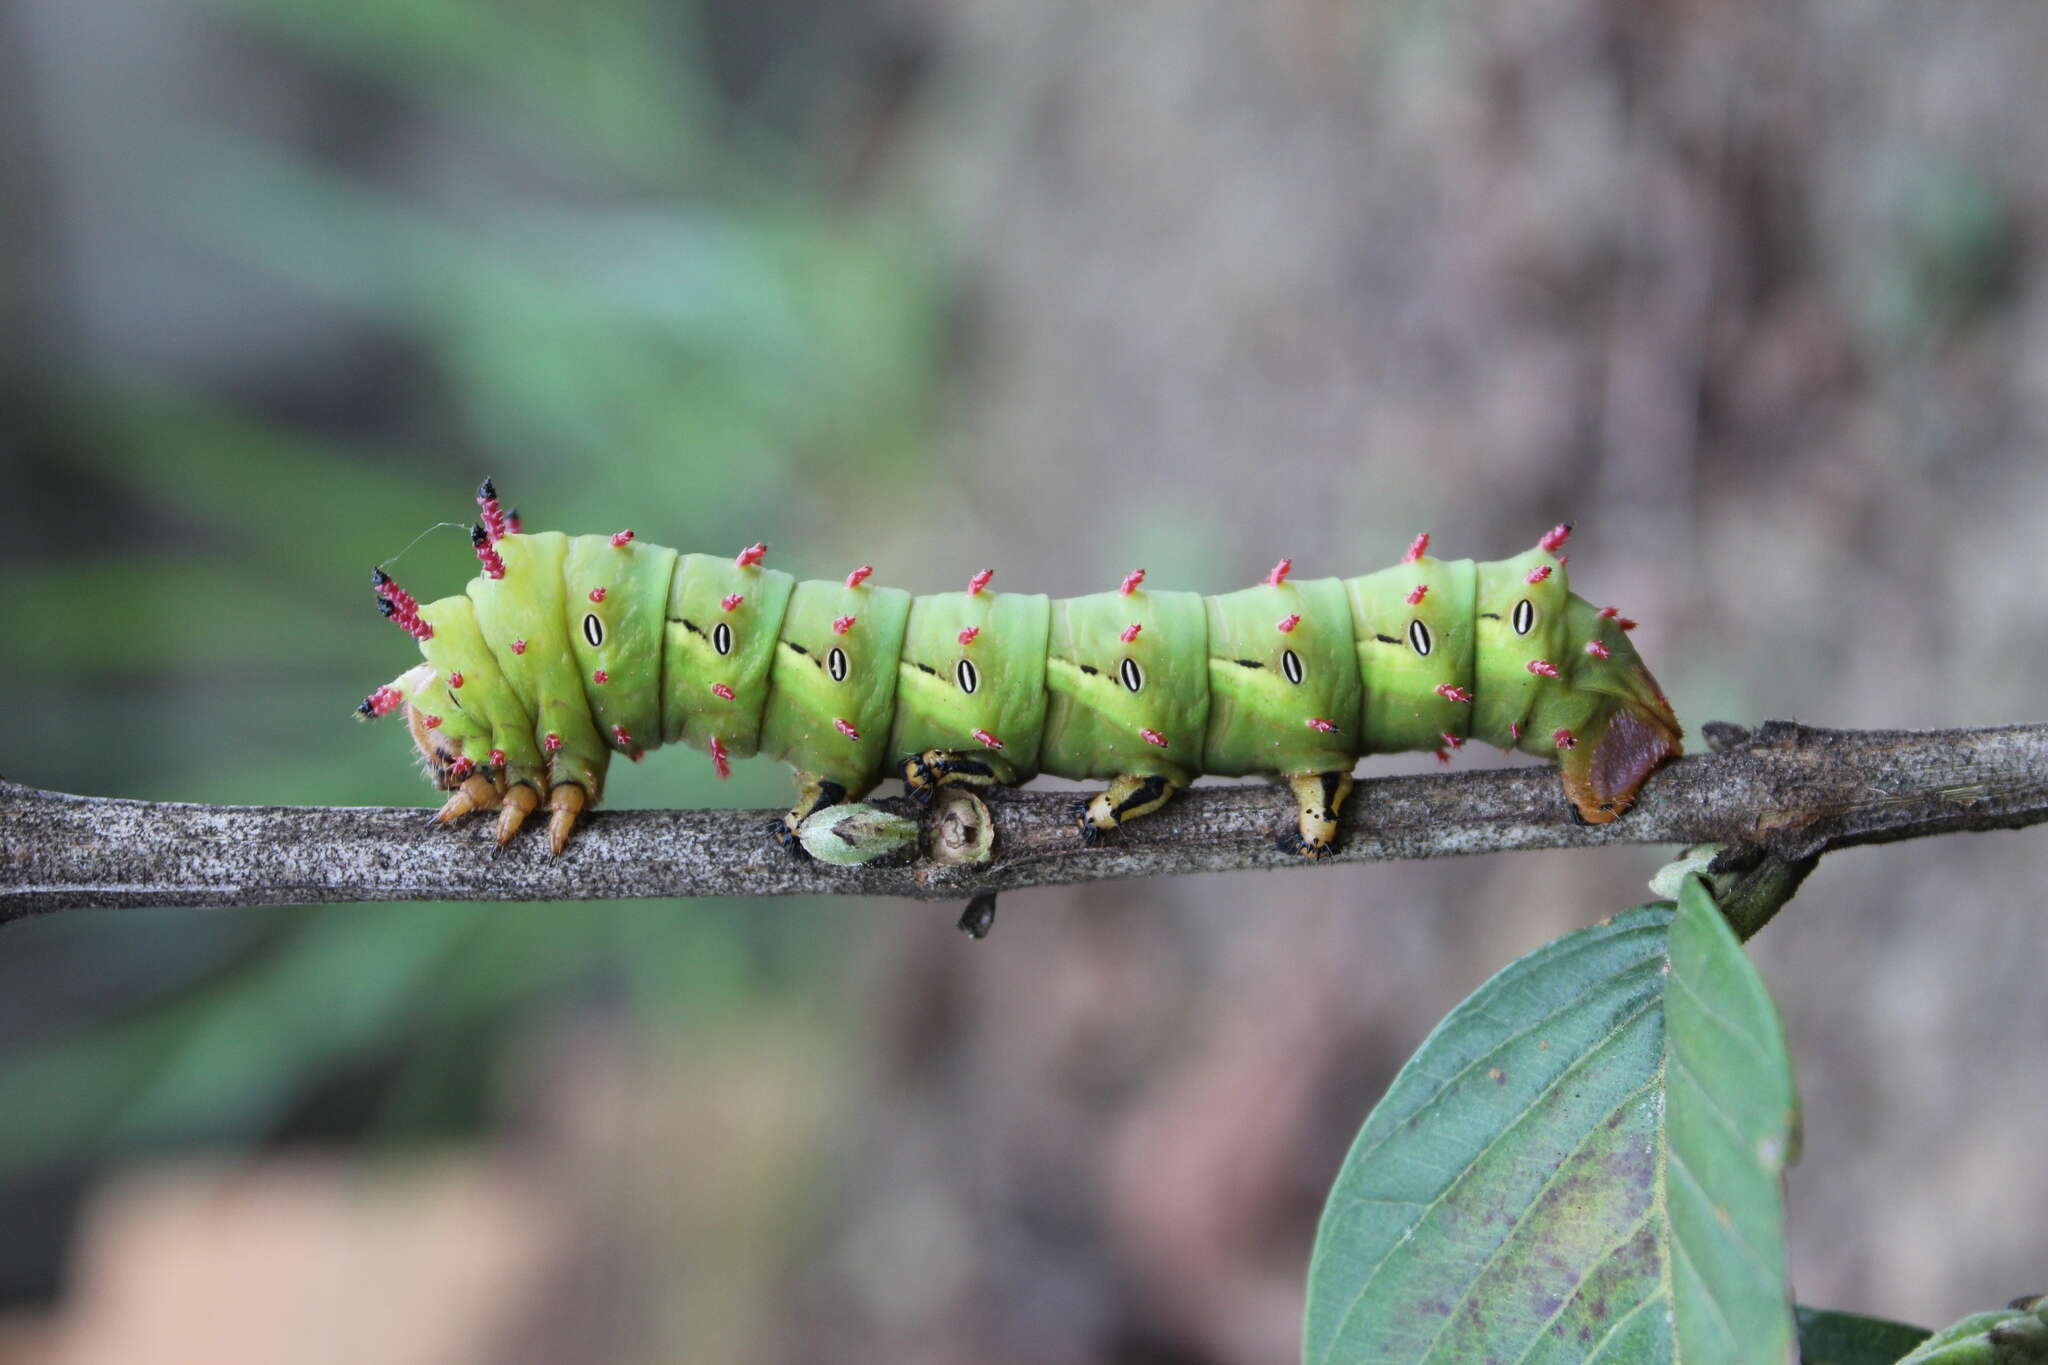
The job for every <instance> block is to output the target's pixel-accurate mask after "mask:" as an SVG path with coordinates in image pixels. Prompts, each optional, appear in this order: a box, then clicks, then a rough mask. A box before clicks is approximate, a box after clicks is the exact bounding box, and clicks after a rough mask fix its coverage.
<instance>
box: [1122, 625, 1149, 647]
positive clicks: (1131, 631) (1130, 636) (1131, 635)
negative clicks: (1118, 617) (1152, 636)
mask: <svg viewBox="0 0 2048 1365" xmlns="http://www.w3.org/2000/svg"><path fill="white" fill-rule="evenodd" d="M1144 628H1145V627H1144V626H1142V625H1140V624H1139V623H1138V622H1136V621H1133V622H1131V623H1130V624H1129V625H1127V626H1125V627H1124V628H1123V629H1122V630H1121V631H1119V632H1118V633H1117V637H1116V638H1117V639H1119V640H1122V641H1123V642H1124V643H1125V644H1129V643H1130V642H1131V641H1133V640H1135V639H1137V638H1138V632H1139V631H1141V630H1143V629H1144Z"/></svg>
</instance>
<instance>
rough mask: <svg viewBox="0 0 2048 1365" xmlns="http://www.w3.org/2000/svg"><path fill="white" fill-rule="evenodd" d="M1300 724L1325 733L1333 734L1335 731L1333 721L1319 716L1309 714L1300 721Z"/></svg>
mask: <svg viewBox="0 0 2048 1365" xmlns="http://www.w3.org/2000/svg"><path fill="white" fill-rule="evenodd" d="M1302 724H1303V725H1306V726H1307V727H1308V728H1309V729H1311V730H1316V731H1319V732H1321V733H1323V734H1326V735H1329V734H1335V733H1336V731H1337V727H1336V725H1335V724H1334V723H1332V722H1330V721H1327V720H1324V719H1323V718H1322V717H1321V716H1309V717H1308V718H1307V719H1305V720H1303V721H1302Z"/></svg>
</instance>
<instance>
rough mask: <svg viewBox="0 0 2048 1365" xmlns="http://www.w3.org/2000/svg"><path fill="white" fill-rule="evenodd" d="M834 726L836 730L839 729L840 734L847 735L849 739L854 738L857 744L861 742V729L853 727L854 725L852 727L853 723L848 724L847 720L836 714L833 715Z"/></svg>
mask: <svg viewBox="0 0 2048 1365" xmlns="http://www.w3.org/2000/svg"><path fill="white" fill-rule="evenodd" d="M832 728H833V729H835V730H837V731H838V732H839V733H840V734H842V735H845V736H846V737H847V738H848V739H850V740H852V741H853V742H854V743H856V744H858V743H860V731H858V730H856V729H854V728H853V727H852V726H851V725H848V724H847V723H846V722H845V721H843V720H841V719H840V718H839V717H837V716H834V717H832Z"/></svg>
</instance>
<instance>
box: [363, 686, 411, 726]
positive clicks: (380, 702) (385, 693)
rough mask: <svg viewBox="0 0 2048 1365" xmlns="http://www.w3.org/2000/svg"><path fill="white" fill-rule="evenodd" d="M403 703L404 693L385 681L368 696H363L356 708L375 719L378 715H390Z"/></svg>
mask: <svg viewBox="0 0 2048 1365" xmlns="http://www.w3.org/2000/svg"><path fill="white" fill-rule="evenodd" d="M403 705H405V693H403V692H401V691H399V690H398V689H397V688H395V687H393V686H391V685H390V684H389V683H386V684H385V685H384V686H382V687H380V688H378V689H377V690H376V691H375V692H372V693H371V694H370V695H369V696H367V697H364V698H363V703H362V705H360V706H358V707H357V708H356V710H358V711H360V712H362V713H363V714H364V715H365V716H368V717H369V718H370V719H371V720H376V719H377V718H378V717H380V716H388V715H390V714H391V713H392V712H393V711H396V710H397V709H398V708H399V707H401V706H403Z"/></svg>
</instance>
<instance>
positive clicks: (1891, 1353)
mask: <svg viewBox="0 0 2048 1365" xmlns="http://www.w3.org/2000/svg"><path fill="white" fill-rule="evenodd" d="M1798 1317H1799V1365H1894V1362H1896V1361H1897V1360H1898V1358H1899V1357H1900V1356H1903V1355H1905V1354H1907V1353H1908V1352H1910V1351H1911V1350H1912V1349H1913V1348H1914V1347H1915V1346H1918V1345H1919V1344H1920V1343H1921V1342H1923V1341H1925V1340H1927V1335H1928V1334H1927V1329H1926V1328H1925V1327H1912V1326H1908V1325H1907V1324H1906V1323H1903V1322H1892V1321H1890V1320H1889V1319H1887V1318H1866V1317H1863V1316H1861V1315H1859V1314H1856V1313H1835V1312H1830V1311H1829V1310H1827V1309H1825V1308H1806V1307H1801V1308H1800V1309H1799V1312H1798Z"/></svg>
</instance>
